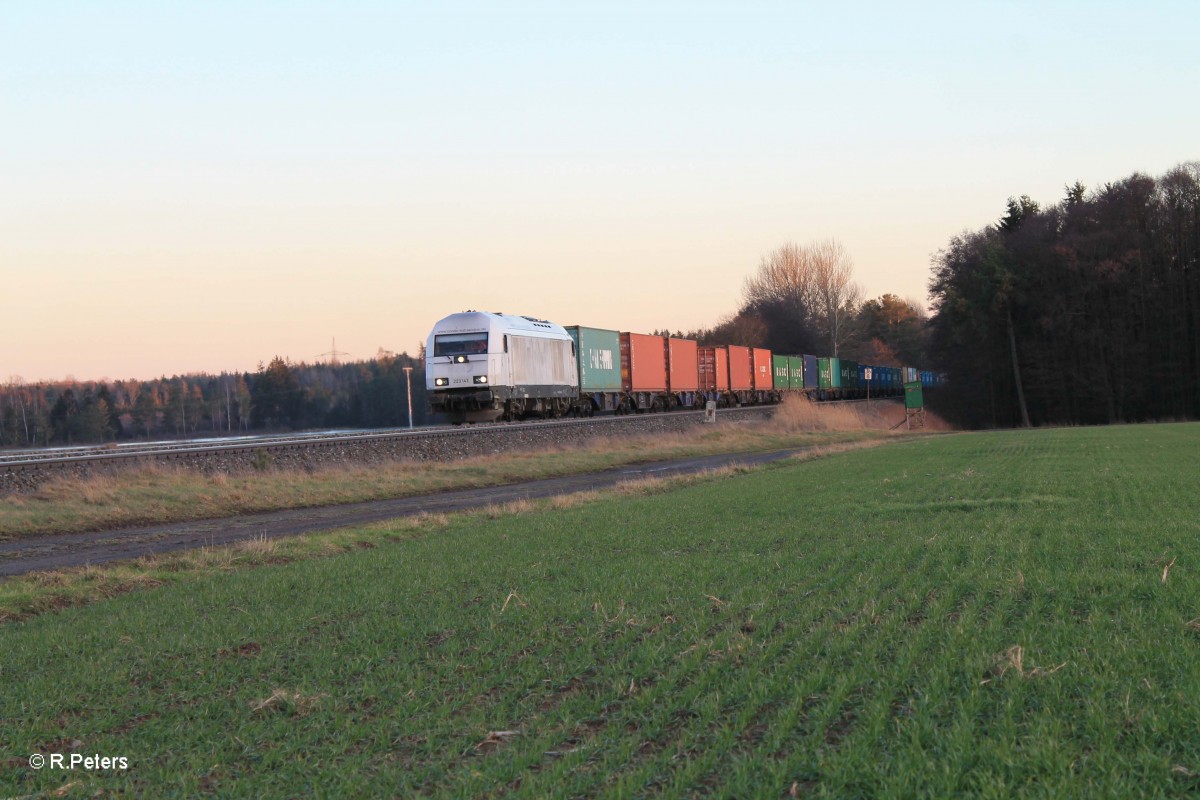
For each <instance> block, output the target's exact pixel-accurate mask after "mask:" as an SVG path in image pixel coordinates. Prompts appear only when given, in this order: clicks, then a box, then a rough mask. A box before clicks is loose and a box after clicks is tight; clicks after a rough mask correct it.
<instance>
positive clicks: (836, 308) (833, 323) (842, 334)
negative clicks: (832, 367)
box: [808, 239, 863, 356]
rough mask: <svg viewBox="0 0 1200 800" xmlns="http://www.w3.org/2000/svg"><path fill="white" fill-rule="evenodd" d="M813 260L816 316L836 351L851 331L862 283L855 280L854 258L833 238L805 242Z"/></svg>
mask: <svg viewBox="0 0 1200 800" xmlns="http://www.w3.org/2000/svg"><path fill="white" fill-rule="evenodd" d="M808 249H809V251H810V253H811V256H810V257H811V259H812V263H813V283H814V300H815V303H814V305H815V311H816V317H817V319H818V321H819V322H820V326H821V330H822V333H824V335H825V336H826V337H828V341H829V346H830V349H832V351H833V355H835V356H836V355H838V351H839V350H840V349H841V347H842V345H844V344H845V343H846V341H847V339H849V337H850V334H851V330H850V328H851V322H852V321H853V319H854V312H855V310H856V309H857V308H858V306H859V304H860V303H861V301H862V293H863V292H862V287H860V286H859V285H858V284H857V283H855V282H854V279H853V275H854V262H853V261H851V260H850V254H849V253H847V252H846V248H845V247H843V246H842V243H841V242H839V241H837V240H836V239H826V240H825V241H822V242H814V243H812V244H810V245H808Z"/></svg>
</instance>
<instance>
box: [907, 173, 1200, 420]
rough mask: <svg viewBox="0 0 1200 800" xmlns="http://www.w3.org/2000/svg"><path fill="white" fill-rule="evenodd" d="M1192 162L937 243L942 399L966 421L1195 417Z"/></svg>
mask: <svg viewBox="0 0 1200 800" xmlns="http://www.w3.org/2000/svg"><path fill="white" fill-rule="evenodd" d="M1198 259H1200V163H1196V162H1193V163H1189V164H1183V165H1180V166H1178V167H1176V168H1174V169H1172V170H1170V171H1169V172H1168V173H1167V174H1165V175H1163V176H1162V177H1160V178H1153V177H1150V176H1147V175H1142V174H1136V173H1135V174H1133V175H1130V176H1129V177H1127V178H1125V179H1123V180H1120V181H1116V182H1113V183H1107V184H1104V185H1103V186H1100V187H1097V188H1095V189H1093V190H1090V191H1089V190H1088V189H1087V188H1086V187H1084V186H1083V185H1082V184H1079V183H1075V184H1072V185H1069V186H1067V187H1065V189H1064V196H1063V198H1062V199H1061V200H1060V201H1059V202H1057V203H1055V204H1054V205H1051V206H1048V207H1045V208H1043V207H1041V206H1040V205H1039V204H1038V203H1037V202H1035V201H1034V200H1032V199H1031V198H1029V197H1027V196H1022V197H1019V198H1012V199H1010V200H1009V201H1008V205H1007V211H1006V213H1005V214H1004V216H1003V217H1002V218H1001V219H1000V220H999V222H997V223H996V224H993V225H988V226H985V227H983V228H980V229H979V230H976V231H968V232H964V233H962V234H960V235H958V236H955V237H954V238H953V239H951V241H950V243H949V244H948V245H947V246H946V247H945V248H944V249H943V250H942V251H941V252H940V253H939V254H938V255H937V257H936V258H935V260H934V264H933V273H932V278H931V281H930V296H931V297H932V299H933V306H934V309H935V313H934V315H933V316H932V318H931V319H930V322H929V329H928V333H929V346H930V353H931V355H932V357H933V360H934V363H935V364H936V365H937V366H938V368H939V369H941V370H943V371H945V372H946V373H947V374H948V375H949V377H950V383H949V386H948V387H947V390H946V395H945V397H944V398H942V402H943V404H944V405H945V406H946V407H947V408H948V409H950V410H951V411H953V413H954V414H955V416H957V417H958V418H959V419H960V421H962V422H964V423H966V424H968V425H971V426H974V427H979V426H988V427H1008V426H1026V427H1027V426H1030V425H1046V424H1082V425H1090V424H1103V423H1115V422H1136V421H1145V420H1170V419H1196V418H1197V417H1200V275H1197V269H1198V267H1200V261H1198Z"/></svg>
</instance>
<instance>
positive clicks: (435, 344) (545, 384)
mask: <svg viewBox="0 0 1200 800" xmlns="http://www.w3.org/2000/svg"><path fill="white" fill-rule="evenodd" d="M425 386H426V389H427V390H428V397H429V403H430V405H431V406H432V408H433V410H434V411H435V412H442V413H445V414H447V415H449V416H450V418H451V419H452V420H454V421H455V422H494V421H495V420H498V419H503V420H514V419H520V418H521V417H525V416H542V417H558V416H562V415H564V414H566V413H568V412H569V411H571V410H572V409H573V408H574V407H575V406H576V400H577V398H578V396H579V374H578V371H577V369H576V355H575V342H574V340H572V339H571V336H570V335H569V334H568V333H567V332H566V330H565V329H564V328H563V327H562V326H561V325H555V324H554V323H552V322H547V321H546V320H544V319H537V318H536V317H521V316H516V315H513V314H502V313H499V312H496V313H490V312H486V311H465V312H463V313H461V314H451V315H450V316H448V317H446V318H445V319H443V320H441V321H440V322H438V323H437V324H436V325H434V326H433V331H431V332H430V334H429V341H428V342H427V343H426V345H425Z"/></svg>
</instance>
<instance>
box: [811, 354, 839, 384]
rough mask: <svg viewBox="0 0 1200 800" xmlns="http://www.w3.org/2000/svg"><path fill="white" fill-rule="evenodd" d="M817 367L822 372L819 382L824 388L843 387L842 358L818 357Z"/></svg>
mask: <svg viewBox="0 0 1200 800" xmlns="http://www.w3.org/2000/svg"><path fill="white" fill-rule="evenodd" d="M817 369H818V372H819V374H820V379H819V383H820V387H821V388H822V389H840V388H842V371H841V370H842V363H841V360H840V359H837V358H821V359H818V360H817Z"/></svg>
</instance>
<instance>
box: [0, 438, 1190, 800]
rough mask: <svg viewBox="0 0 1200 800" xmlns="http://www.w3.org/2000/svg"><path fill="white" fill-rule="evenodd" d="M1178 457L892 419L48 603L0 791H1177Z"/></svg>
mask: <svg viewBox="0 0 1200 800" xmlns="http://www.w3.org/2000/svg"><path fill="white" fill-rule="evenodd" d="M1198 478H1200V425H1194V424H1187V425H1155V426H1134V427H1113V428H1087V429H1066V430H1042V431H1029V432H1000V433H985V434H971V435H962V436H953V437H938V438H929V439H917V440H908V441H903V442H898V443H895V444H891V445H887V446H884V447H879V448H875V449H872V450H863V451H858V452H851V453H845V454H840V455H834V456H830V457H827V458H824V459H820V460H816V461H810V462H806V463H795V464H790V465H785V466H780V467H777V468H773V469H768V470H765V471H761V472H756V473H751V474H746V475H739V476H734V477H728V478H723V479H720V480H715V481H711V482H707V483H700V484H696V485H692V486H689V487H685V488H682V489H677V490H674V491H669V492H663V493H660V494H653V495H649V496H624V497H620V498H619V499H617V498H604V499H600V500H598V501H593V502H589V503H585V504H582V505H579V506H577V507H574V508H567V509H558V510H548V511H537V512H534V513H529V514H521V515H515V516H499V517H497V518H495V519H488V518H486V517H481V516H478V515H476V516H474V517H470V518H461V519H457V520H454V521H452V522H451V524H450V525H449V526H448V527H441V528H437V529H435V530H430V531H429V532H428V533H426V534H424V535H418V536H416V537H415V538H408V539H406V540H404V541H392V542H389V541H386V540H384V538H383V537H384V535H385V533H386V532H385V531H382V530H380V529H373V530H371V531H369V532H364V534H363V535H364V536H365V537H366V536H370V537H376V539H375V540H376V541H377V542H378V544H377V546H375V547H373V548H370V549H363V550H361V551H359V552H355V553H349V554H345V555H340V556H336V557H331V558H325V559H319V560H312V561H303V562H298V563H292V564H286V565H280V566H267V567H262V568H257V569H251V570H243V571H238V572H234V573H231V574H227V575H217V576H212V575H203V576H196V577H195V578H194V579H186V580H183V581H181V582H179V583H177V584H174V585H171V586H164V587H160V588H158V589H154V590H148V591H139V592H133V593H130V594H126V595H123V596H120V597H117V598H114V599H111V600H107V601H103V602H98V603H95V604H92V605H89V606H86V607H82V608H73V609H67V610H65V611H62V612H58V613H51V614H43V615H41V616H38V617H34V618H32V619H29V620H26V621H24V622H17V623H10V624H7V625H3V626H0V797H3V796H7V795H28V794H32V793H36V792H38V791H42V790H53V789H56V788H58V787H62V786H64V785H67V784H72V786H71V787H70V789H69V790H68V792H67V796H72V795H73V794H74V793H77V794H78V795H79V796H84V795H87V796H90V795H91V794H92V793H93V792H95V791H97V790H110V791H114V792H117V793H129V794H144V795H147V796H156V797H158V796H170V795H174V796H181V797H183V796H193V795H196V794H202V793H211V794H214V795H221V796H297V797H300V796H310V795H315V796H371V795H382V796H397V797H401V796H412V795H421V794H428V795H440V796H447V797H473V796H502V795H513V796H529V797H542V796H663V797H676V796H681V795H690V794H698V795H704V794H709V795H714V796H737V797H787V796H790V795H797V796H831V797H850V796H884V797H886V796H894V797H911V796H922V795H927V796H958V795H974V796H983V797H996V798H1008V797H1012V796H1044V797H1056V798H1057V797H1081V796H1092V797H1111V796H1185V795H1195V794H1196V793H1198V792H1200V619H1198V618H1200V580H1198V579H1197V578H1198V572H1200V542H1198V534H1200V491H1198V490H1200V480H1198ZM405 535H406V536H408V537H412V534H411V532H409V533H406V534H405ZM72 750H74V751H76V752H78V753H81V754H87V755H92V754H99V755H101V756H125V757H127V758H128V759H129V762H130V764H129V768H128V769H127V770H124V771H116V772H112V771H110V772H101V771H94V770H93V771H82V770H78V769H77V770H75V771H73V772H65V771H51V770H49V769H43V770H41V771H34V770H31V769H29V767H28V766H27V761H28V757H29V754H31V753H35V752H42V753H48V752H62V753H67V752H70V751H72Z"/></svg>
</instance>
